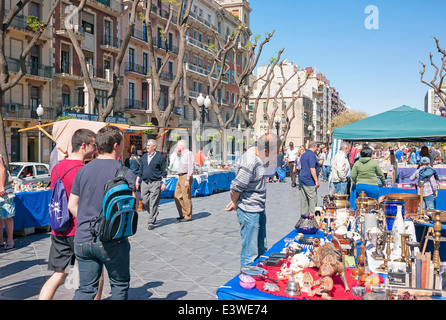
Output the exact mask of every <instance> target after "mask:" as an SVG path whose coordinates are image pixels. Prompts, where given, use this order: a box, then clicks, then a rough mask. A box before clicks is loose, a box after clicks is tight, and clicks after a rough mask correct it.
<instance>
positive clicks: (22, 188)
mask: <svg viewBox="0 0 446 320" xmlns="http://www.w3.org/2000/svg"><path fill="white" fill-rule="evenodd" d="M11 188H12V190H13V191H14V192H35V191H44V190H49V189H50V187H49V186H48V187H45V185H44V183H43V182H39V183H36V184H34V183H32V182H31V183H27V184H22V183H13V184H12V185H11Z"/></svg>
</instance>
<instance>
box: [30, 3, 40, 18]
mask: <svg viewBox="0 0 446 320" xmlns="http://www.w3.org/2000/svg"><path fill="white" fill-rule="evenodd" d="M29 15H30V16H33V17H36V18H38V19H40V5H39V4H38V3H35V2H30V4H29Z"/></svg>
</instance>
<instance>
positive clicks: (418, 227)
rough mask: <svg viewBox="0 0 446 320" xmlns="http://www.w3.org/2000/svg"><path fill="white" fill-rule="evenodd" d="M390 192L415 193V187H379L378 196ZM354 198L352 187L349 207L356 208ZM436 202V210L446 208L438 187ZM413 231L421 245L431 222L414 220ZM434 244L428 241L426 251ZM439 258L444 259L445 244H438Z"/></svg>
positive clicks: (444, 192)
mask: <svg viewBox="0 0 446 320" xmlns="http://www.w3.org/2000/svg"><path fill="white" fill-rule="evenodd" d="M392 193H411V194H417V190H416V189H403V188H396V187H383V188H379V196H380V197H381V196H384V195H386V194H392ZM355 200H356V192H354V188H353V189H352V193H351V194H350V199H349V201H350V209H356V206H355ZM435 201H436V204H435V208H436V209H438V210H446V190H445V189H439V190H438V197H437V198H436V199H435ZM414 225H415V233H416V236H417V239H420V241H421V242H422V245H424V240H425V239H424V236H425V234H426V232H427V228H429V227H432V226H433V223H418V222H415V223H414ZM441 236H442V237H446V225H443V230H442V232H441ZM433 250H434V245H433V243H432V241H430V242H428V244H427V246H426V251H430V252H433ZM440 259H441V261H445V260H446V246H445V245H443V246H440Z"/></svg>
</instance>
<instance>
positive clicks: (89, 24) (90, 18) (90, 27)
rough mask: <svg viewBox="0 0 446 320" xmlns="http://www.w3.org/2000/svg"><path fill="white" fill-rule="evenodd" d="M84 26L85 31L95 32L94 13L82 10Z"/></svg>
mask: <svg viewBox="0 0 446 320" xmlns="http://www.w3.org/2000/svg"><path fill="white" fill-rule="evenodd" d="M82 26H83V27H84V30H85V32H87V33H90V34H94V15H92V14H90V13H88V12H82Z"/></svg>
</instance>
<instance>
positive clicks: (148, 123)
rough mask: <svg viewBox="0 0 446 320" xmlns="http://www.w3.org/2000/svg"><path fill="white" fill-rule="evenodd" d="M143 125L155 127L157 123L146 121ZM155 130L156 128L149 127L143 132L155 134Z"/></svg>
mask: <svg viewBox="0 0 446 320" xmlns="http://www.w3.org/2000/svg"><path fill="white" fill-rule="evenodd" d="M143 126H150V127H153V126H155V125H154V124H153V123H152V122H146V123H143ZM154 131H155V129H147V130H143V131H142V133H143V134H145V135H146V136H149V135H151V134H153V132H154Z"/></svg>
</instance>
